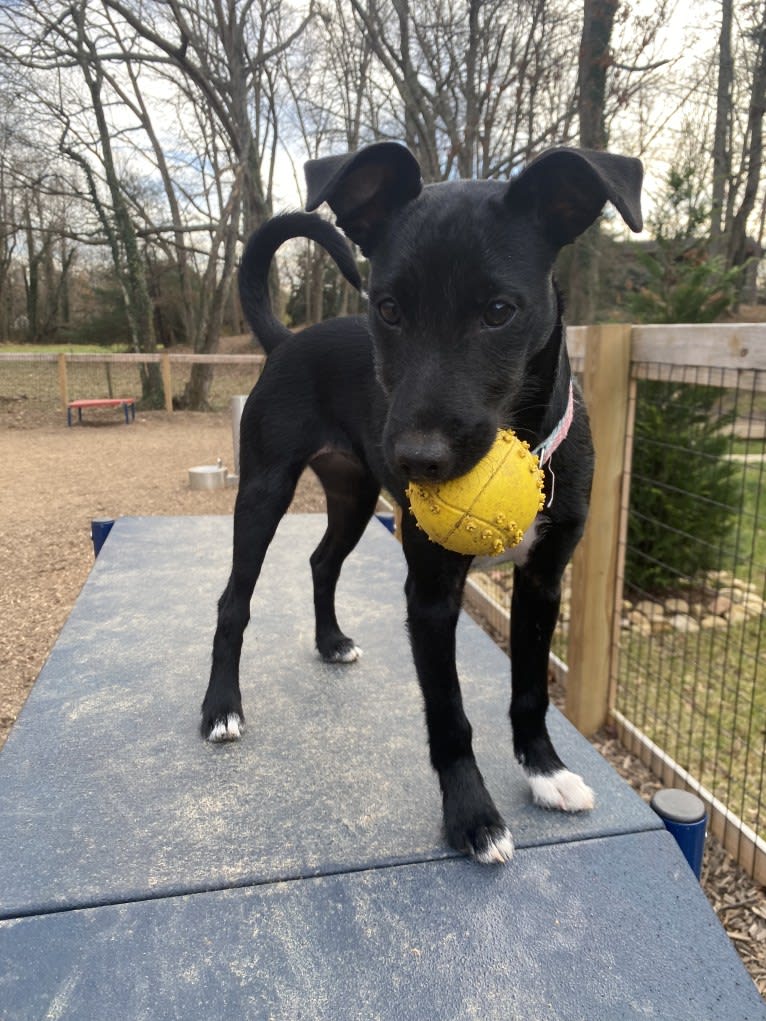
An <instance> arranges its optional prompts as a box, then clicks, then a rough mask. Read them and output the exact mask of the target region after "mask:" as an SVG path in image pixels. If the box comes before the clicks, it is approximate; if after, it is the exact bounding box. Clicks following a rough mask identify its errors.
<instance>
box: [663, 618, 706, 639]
mask: <svg viewBox="0 0 766 1021" xmlns="http://www.w3.org/2000/svg"><path fill="white" fill-rule="evenodd" d="M668 624H669V625H670V627H672V628H673V630H674V631H681V632H683V634H687V635H694V634H696V633H697V632H698V631H699V629H700V626H699V624H698V623H697V621H696V620H695V619H694V618H693V617H690V616H689V614H688V613H675V614H673V616H672V617H669V618H668Z"/></svg>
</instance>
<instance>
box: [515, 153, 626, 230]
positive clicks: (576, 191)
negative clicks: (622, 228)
mask: <svg viewBox="0 0 766 1021" xmlns="http://www.w3.org/2000/svg"><path fill="white" fill-rule="evenodd" d="M643 175H644V170H643V166H642V165H641V161H640V160H637V159H634V158H633V157H631V156H615V155H613V154H612V153H608V152H596V151H593V150H590V149H567V148H562V149H549V150H548V151H547V152H544V153H543V154H542V155H541V156H538V158H537V159H536V160H534V161H533V162H532V163H530V164H529V166H528V167H527V168H526V169H525V170H523V171H522V172H521V174H519V176H518V177H517V178H515V179H514V180H513V181H511V183H510V184H509V186H508V192H507V195H506V198H507V201H508V203H509V204H510V205H512V206H514V207H516V208H519V209H525V208H526V209H528V208H530V207H532V208H533V209H535V210H536V212H537V215H538V217H539V218H540V220H541V222H542V224H543V226H544V228H545V229H546V231H547V233H548V236H549V238H550V240H551V241H552V242H553V243H554V245H556V246H557V247H559V248H560V247H562V246H563V245H567V244H569V243H570V241H574V239H575V238H576V237H577V236H578V235H579V234H582V232H583V231H584V230H586V229H587V228H588V227H590V225H591V224H592V223H593V222H594V220H595V219H596V217H597V216H598V215H599V213H600V212H601V210H602V208H603V206H604V203H605V202H606V201H607V200H608V201H609V202H611V203H612V205H613V206H614V207H615V208H616V209H617V211H618V212H619V214H620V216H622V218H623V220H624V221H625V222H626V223H627V225H628V226H629V227H630V229H631V230H633V231H636V232H638V231H640V230H642V229H643V218H642V216H641V182H642V180H643Z"/></svg>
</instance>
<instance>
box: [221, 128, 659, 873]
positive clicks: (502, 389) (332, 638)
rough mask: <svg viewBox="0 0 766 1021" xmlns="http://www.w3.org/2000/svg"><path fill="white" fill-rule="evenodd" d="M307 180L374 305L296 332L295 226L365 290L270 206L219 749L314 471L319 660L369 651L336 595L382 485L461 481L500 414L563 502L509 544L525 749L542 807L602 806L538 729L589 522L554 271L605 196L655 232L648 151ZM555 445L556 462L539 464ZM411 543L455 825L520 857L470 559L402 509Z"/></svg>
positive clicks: (515, 699) (430, 702)
mask: <svg viewBox="0 0 766 1021" xmlns="http://www.w3.org/2000/svg"><path fill="white" fill-rule="evenodd" d="M306 177H307V182H308V208H309V209H315V208H316V207H317V206H319V205H320V204H321V203H322V202H327V203H328V204H329V205H330V206H331V208H332V209H333V211H334V212H335V214H336V217H337V222H338V225H339V226H340V227H341V228H342V229H343V231H344V232H345V233H346V235H347V236H348V237H349V238H351V239H352V240H353V241H355V242H356V243H357V244H358V245H359V246H360V247H361V249H362V251H363V252H364V254H365V255H366V256H368V257H369V259H370V266H371V270H370V280H369V318H368V319H364V318H361V317H349V318H344V319H334V320H331V321H328V322H324V323H322V324H320V325H318V326H313V327H311V328H310V329H307V330H305V331H303V332H302V333H299V334H296V335H292V334H291V333H290V332H289V331H288V330H287V329H286V328H285V327H284V326H282V325H281V324H280V323H279V322H278V321H277V320H276V319H275V318H274V316H273V314H272V311H271V306H270V303H269V298H268V289H267V276H268V268H269V264H270V262H271V259H272V256H273V254H274V252H275V251H276V249H277V248H278V247H279V245H280V244H281V243H282V242H283V241H285V240H287V239H288V238H291V237H296V236H303V237H309V238H312V239H314V240H316V241H318V242H319V243H321V244H322V245H323V246H324V247H325V248H326V249H327V250H328V251H329V252H330V254H331V255H332V256H333V258H334V259H335V261H336V263H337V264H338V266H339V267H340V269H341V270H342V272H343V273H344V275H345V276H346V278H347V279H348V280H349V281H351V282H352V283H353V284H354V286H356V287H359V286H360V282H359V277H358V274H357V270H356V266H355V263H354V261H353V259H352V256H351V253H350V250H349V248H348V246H347V244H346V241H345V239H344V238H343V237H342V236H341V235H340V234H339V233H338V232H337V231H336V230H335V228H333V227H332V226H331V225H330V224H328V223H327V222H325V221H324V220H321V219H320V218H319V217H317V216H316V215H309V214H305V213H295V214H289V215H286V216H281V217H277V218H275V219H273V220H271V221H269V222H268V223H267V224H265V225H264V227H263V228H261V230H259V231H258V232H257V233H256V234H254V235H253V237H252V238H251V240H250V242H249V244H248V246H247V249H246V251H245V254H244V258H243V261H242V267H241V270H240V292H241V297H242V303H243V307H244V309H245V312H246V315H247V317H248V320H249V322H250V325H251V326H252V328H253V331H254V333H255V334H256V336H257V337H258V339H259V340H260V341H261V343H262V344H263V346H264V348H265V349H266V351H268V352H270V354H269V359H268V362H267V364H266V367H265V369H264V372H263V375H262V377H261V379H260V381H259V383H258V385H257V386H256V387H255V389H254V390H253V393H252V394H251V395H250V398H249V400H248V402H247V405H246V407H245V410H244V414H243V417H242V433H241V446H240V449H241V475H240V486H239V494H238V497H237V503H236V509H235V513H234V558H233V569H232V573H231V576H230V578H229V583H228V585H227V587H226V589H225V591H224V593H223V595H222V596H221V599H220V602H219V604H218V606H219V608H218V627H217V630H216V634H215V641H214V647H213V666H212V672H211V677H210V684H209V687H208V690H207V694H206V696H205V700H204V703H203V706H202V715H203V720H202V733H203V735H204V736H205V737H207V738H209V739H210V740H211V741H223V740H230V739H235V738H238V737H239V734H240V727H241V724H242V722H243V714H242V703H241V697H240V689H239V658H240V651H241V647H242V635H243V632H244V629H245V627H246V626H247V623H248V620H249V616H250V598H251V596H252V593H253V588H254V586H255V583H256V580H257V578H258V575H259V572H260V569H261V564H262V562H263V558H264V556H265V553H266V549H267V547H268V545H269V542H270V541H271V539H272V537H273V535H274V532H275V531H276V528H277V525H278V524H279V521H280V519H281V517H282V515H283V514H284V513H285V511H286V510H287V507H288V505H289V503H290V500H291V497H292V495H293V491H294V488H295V485H296V482H297V480H298V477H299V475H300V474H301V472H302V471H303V469H304V468H305V467H306V465H310V466H311V467H312V468H313V469H314V471H315V472H316V474H317V475H318V476H319V478H320V480H321V482H322V484H323V486H324V489H325V491H326V494H327V516H328V523H327V531H326V532H325V535H324V537H323V539H322V541H321V542H320V544H319V546H318V547H317V549H316V550H315V551H314V553H313V554H312V557H311V568H312V572H313V580H314V604H315V609H316V644H317V648H318V650H319V653H320V655H321V656H322V657H323V658H324V659H325V660H329V661H332V662H344V663H345V662H351V661H353V660H355V659H356V658H357V656H358V654H359V650H358V649H357V648H356V647H355V645H354V643H353V642H352V640H351V639H350V638H347V637H346V636H345V635H344V634H343V632H342V631H341V630H340V628H339V627H338V622H337V620H336V617H335V606H334V596H335V587H336V582H337V580H338V576H339V573H340V569H341V565H342V563H343V561H344V559H345V557H346V556H347V555H348V554H349V553H350V552H351V550H352V549H353V548H354V546H355V545H356V543H357V542H358V541H359V538H360V537H361V535H362V533H363V531H364V529H365V526H366V524H367V522H368V520H369V518H370V516H371V515H372V513H373V510H374V508H375V505H376V501H377V498H378V493H379V490H380V488H381V486H385V488H386V489H387V490H388V491H389V492H390V493H391V494H393V496H394V498H395V499H396V500H397V501H398V503H399V504H400V506H402V507H404V508H406V507H407V499H406V496H405V488H406V486H407V483H408V482H409V481H410V480H428V481H439V480H446V479H450V478H453V477H456V476H458V475H462V474H463V473H465V472H466V471H468V470H469V469H470V468H472V467H473V465H474V464H475V463H476V462H477V461H478V460H479V459H480V458H481V457H483V456H484V454H485V453H486V452H487V450H488V449H489V447H490V445H491V444H492V442H493V440H494V438H495V435H496V433H497V430H498V428H500V427H511V428H512V429H514V430H515V432H516V433H517V435H518V436H519V437H520V438H522V439H525V440H527V441H528V442H529V444H530V445H531V447H532V448H538V447H539V448H540V454H541V462H544V463H545V476H546V478H545V492H546V494H547V498H548V505H547V506H546V508H545V510H544V511H543V512H541V513H540V514H539V515H538V517H537V519H536V521H535V522H534V524H533V526H532V527H531V528H530V529H529V530H528V531H527V533H526V535H525V537H524V540H523V541H522V543H521V544H520V545H519V546H518V547H517V548H516V549H515V550H514V551H513V552H514V556H513V559H514V562H515V565H516V566H515V573H514V583H513V601H512V621H513V624H512V637H511V661H512V671H513V684H512V698H511V709H510V715H511V725H512V732H513V742H514V749H515V753H516V757H517V758H518V760H519V762H520V763H521V765H522V767H523V769H524V772H525V774H526V776H527V778H528V780H529V783H530V786H531V788H532V795H533V798H534V800H535V801H536V802H537V803H538V804H540V805H542V806H544V807H546V808H558V809H562V810H564V811H568V812H578V811H581V810H584V809H589V808H591V807H592V806H593V792H592V791H591V790H590V788H588V787H587V786H586V785H585V783H584V782H583V781H582V779H581V778H580V777H579V776H576V775H575V774H574V773H571V772H570V771H569V770H567V769H566V768H565V766H564V764H563V763H562V761H561V759H560V758H559V757H558V755H557V754H556V752H555V750H554V748H553V745H552V744H551V741H550V738H549V736H548V732H547V728H546V724H545V714H546V710H547V706H548V693H547V668H548V653H549V647H550V641H551V635H552V632H553V629H554V625H555V623H556V618H557V615H558V608H559V596H560V583H561V576H562V573H563V571H564V567H565V566H566V564H567V562H568V561H569V559H570V557H571V555H572V551H573V550H574V548H575V545H576V544H577V541H578V539H579V538H580V535H581V533H582V530H583V525H584V521H585V516H586V512H587V506H588V498H589V492H590V483H591V474H592V463H593V453H592V447H591V440H590V432H589V427H588V420H587V415H586V412H585V409H584V407H583V405H582V403H581V400H580V397H579V393H578V391H577V390H576V388H575V390H574V401H573V397H572V393H573V390H572V385H571V374H570V367H569V361H568V358H567V352H566V346H565V343H564V327H563V324H562V318H561V300H560V298H559V294H558V291H557V289H556V287H555V284H554V282H553V278H552V267H553V263H554V260H555V258H556V255H557V253H558V251H559V249H560V248H561V247H562V246H563V245H566V244H568V243H569V242H571V241H573V240H574V239H575V238H576V237H577V236H578V235H579V234H580V233H582V231H584V230H585V229H586V228H587V227H588V226H589V225H590V224H591V223H593V221H594V220H595V219H596V217H597V216H598V215H599V213H600V211H601V209H602V207H603V206H604V203H605V202H606V201H607V200H609V201H611V202H612V203H613V204H614V206H615V207H616V208H617V209H618V211H619V212H620V214H621V215H622V217H623V219H624V220H625V221H626V223H627V224H628V225H629V226H630V227H631V228H632V229H633V230H634V231H638V230H640V229H641V209H640V190H641V177H642V169H641V164H640V162H639V161H638V160H635V159H629V158H626V157H621V156H613V155H609V154H607V153H597V152H587V151H580V150H575V149H555V150H550V151H548V152H546V153H544V154H543V155H542V156H540V157H539V158H538V159H536V160H535V161H534V162H532V163H531V164H530V165H529V166H528V167H527V168H526V169H525V170H524V171H523V172H522V173H520V174H519V175H518V176H517V177H515V178H514V179H513V180H511V182H510V183H507V184H506V183H501V182H496V181H454V182H446V183H442V184H436V185H430V186H428V187H425V188H423V187H422V184H421V178H420V170H419V167H418V164H417V162H416V161H415V158H414V157H413V156H412V155H411V153H410V152H409V151H408V150H407V149H405V148H403V147H402V146H400V145H397V144H395V143H386V142H384V143H379V144H376V145H371V146H369V147H368V148H366V149H363V150H362V151H361V152H359V153H357V154H352V155H348V156H338V157H330V158H328V159H321V160H312V161H310V162H309V163H308V164H307V165H306ZM554 448H556V453H555V455H554V458H553V462H551V460H547V461H546V457H549V456H550V453H551V450H552V449H554ZM554 472H555V491H554ZM551 494H553V499H552V501H551V499H550V497H551ZM402 542H403V545H404V552H405V555H406V559H407V565H408V576H407V583H406V596H407V620H408V626H409V634H410V640H411V644H412V651H413V655H414V660H415V666H416V669H417V674H418V679H419V681H420V685H421V687H422V690H423V696H424V702H425V714H426V722H427V727H428V738H429V746H430V754H431V762H432V763H433V767H434V769H435V770H436V771H437V773H438V776H439V782H440V785H441V790H442V795H443V810H444V823H445V832H446V837H447V840H448V841H449V842H450V844H451V845H452V846H453V847H455V848H456V849H458V850H461V851H466V852H468V853H470V854H471V855H473V856H474V857H475V858H476V859H477V860H478V861H481V862H495V861H498V862H501V861H506V860H507V859H508V858H510V856H511V853H512V850H513V843H512V840H511V835H510V833H509V831H508V828H507V827H506V825H505V823H504V821H503V819H502V818H501V816H500V814H499V813H498V811H497V809H496V807H495V805H494V803H493V801H492V799H491V797H490V795H489V794H488V792H487V790H486V788H485V786H484V782H483V779H482V776H481V773H480V772H479V769H478V767H477V765H476V761H475V759H474V755H473V751H472V747H471V725H470V723H469V722H468V719H467V718H466V716H465V713H464V712H463V706H462V700H461V695H460V687H459V682H458V677H457V672H456V668H455V626H456V623H457V619H458V613H459V609H460V601H461V595H462V591H463V585H464V582H465V578H466V573H467V571H468V568H469V565H470V557H466V556H461V555H459V554H456V553H451V552H449V551H447V550H445V549H443V548H441V547H440V546H437V545H435V544H434V543H432V542H430V540H429V539H427V538H426V536H425V535H424V534H423V533H422V532H421V531H419V530H418V529H417V527H416V525H415V522H414V519H413V518H412V516H411V514H409V513H408V512H406V511H405V513H404V515H403V520H402Z"/></svg>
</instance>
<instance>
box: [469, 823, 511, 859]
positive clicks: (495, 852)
mask: <svg viewBox="0 0 766 1021" xmlns="http://www.w3.org/2000/svg"><path fill="white" fill-rule="evenodd" d="M475 857H476V861H477V862H479V863H480V864H481V865H503V864H505V862H507V861H510V860H511V858H512V857H513V837H512V836H511V834H510V831H509V830H504V831H503V832H502V833H501V834H499V835H498V836H496V837H493V838H492V839H491V840H490V841H489V843H488V844H487V846H486V847H485V848H484V850H482V851H479V852H478V853H477V854H476V855H475Z"/></svg>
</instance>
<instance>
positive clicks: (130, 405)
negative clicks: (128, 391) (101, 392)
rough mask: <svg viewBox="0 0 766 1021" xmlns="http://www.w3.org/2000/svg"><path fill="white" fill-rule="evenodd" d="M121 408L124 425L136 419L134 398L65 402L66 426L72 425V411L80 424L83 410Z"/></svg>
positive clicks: (97, 398) (96, 398) (105, 398)
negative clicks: (75, 412)
mask: <svg viewBox="0 0 766 1021" xmlns="http://www.w3.org/2000/svg"><path fill="white" fill-rule="evenodd" d="M117 407H121V408H122V410H123V411H124V412H125V424H126V425H127V424H128V423H129V422H131V421H133V422H134V421H135V419H136V399H135V397H93V398H90V399H88V400H79V401H67V406H66V424H67V425H71V424H72V411H73V410H74V409H75V408H76V409H77V421H78V422H82V409H83V408H117Z"/></svg>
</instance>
